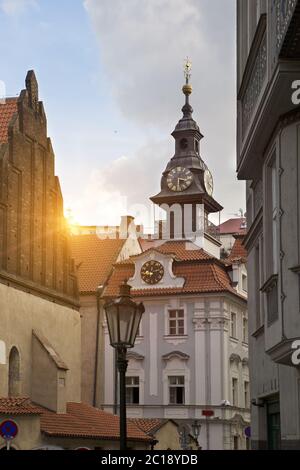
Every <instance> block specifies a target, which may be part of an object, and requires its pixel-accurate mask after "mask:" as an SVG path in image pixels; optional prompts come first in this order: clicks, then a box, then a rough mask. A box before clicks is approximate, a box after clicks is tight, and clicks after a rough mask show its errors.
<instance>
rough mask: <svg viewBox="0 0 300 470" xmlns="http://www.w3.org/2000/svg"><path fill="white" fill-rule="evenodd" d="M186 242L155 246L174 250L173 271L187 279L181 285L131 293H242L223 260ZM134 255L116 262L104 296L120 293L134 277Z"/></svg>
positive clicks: (163, 250)
mask: <svg viewBox="0 0 300 470" xmlns="http://www.w3.org/2000/svg"><path fill="white" fill-rule="evenodd" d="M184 246H185V242H166V243H165V244H164V245H162V246H160V247H158V248H155V250H156V251H159V252H160V253H164V254H169V253H171V254H172V253H174V252H175V261H174V263H173V272H174V274H175V275H176V276H178V277H183V278H184V279H185V283H184V286H183V287H182V288H176V287H174V288H170V287H159V286H153V287H151V288H149V287H147V288H144V289H132V295H133V296H135V297H137V296H143V297H146V296H156V295H172V294H197V293H214V292H230V293H232V294H234V295H237V296H238V297H240V296H239V294H238V293H237V292H236V290H235V289H234V288H233V287H232V285H231V280H230V278H229V275H228V273H227V271H226V267H225V264H224V263H223V262H221V261H220V260H217V259H216V258H214V257H213V256H211V255H209V254H208V253H206V252H205V251H204V250H199V249H198V250H195V251H190V250H187V251H184ZM139 256H142V255H139ZM135 258H136V256H133V257H131V258H130V259H129V260H127V261H126V260H125V261H123V262H122V263H117V264H116V265H115V267H114V271H113V273H112V275H111V277H110V279H109V281H108V285H107V287H106V288H105V291H104V296H105V297H115V296H117V295H118V294H119V286H120V284H122V282H124V281H125V280H127V281H128V280H129V279H130V278H131V277H133V275H134V270H135V267H134V259H135ZM129 283H130V281H129Z"/></svg>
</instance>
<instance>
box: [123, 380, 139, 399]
mask: <svg viewBox="0 0 300 470" xmlns="http://www.w3.org/2000/svg"><path fill="white" fill-rule="evenodd" d="M126 403H127V404H128V405H138V404H139V403H140V379H139V377H126Z"/></svg>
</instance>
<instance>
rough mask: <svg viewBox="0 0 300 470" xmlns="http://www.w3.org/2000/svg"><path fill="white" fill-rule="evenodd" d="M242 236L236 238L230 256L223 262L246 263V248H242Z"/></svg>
mask: <svg viewBox="0 0 300 470" xmlns="http://www.w3.org/2000/svg"><path fill="white" fill-rule="evenodd" d="M243 240H244V236H239V237H236V240H235V242H234V245H233V247H232V250H231V252H230V255H229V256H228V258H227V259H226V260H225V261H229V262H231V263H232V262H233V261H242V262H246V261H247V251H246V248H245V247H244V246H243Z"/></svg>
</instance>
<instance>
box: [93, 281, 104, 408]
mask: <svg viewBox="0 0 300 470" xmlns="http://www.w3.org/2000/svg"><path fill="white" fill-rule="evenodd" d="M103 289H104V286H98V287H97V289H96V297H97V327H96V348H95V349H96V352H95V371H94V397H93V406H94V407H96V400H97V378H98V365H99V360H98V357H99V332H100V318H101V295H102V292H103Z"/></svg>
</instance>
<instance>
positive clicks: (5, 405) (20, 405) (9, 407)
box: [0, 397, 40, 416]
mask: <svg viewBox="0 0 300 470" xmlns="http://www.w3.org/2000/svg"><path fill="white" fill-rule="evenodd" d="M0 414H5V415H12V416H14V415H39V414H40V410H39V409H38V408H37V407H36V406H35V405H33V404H32V403H31V401H30V398H28V397H16V398H0Z"/></svg>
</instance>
